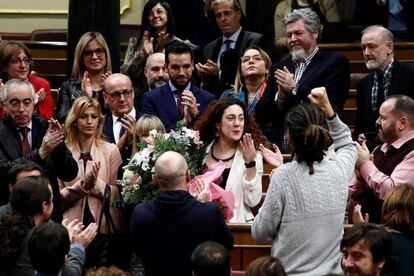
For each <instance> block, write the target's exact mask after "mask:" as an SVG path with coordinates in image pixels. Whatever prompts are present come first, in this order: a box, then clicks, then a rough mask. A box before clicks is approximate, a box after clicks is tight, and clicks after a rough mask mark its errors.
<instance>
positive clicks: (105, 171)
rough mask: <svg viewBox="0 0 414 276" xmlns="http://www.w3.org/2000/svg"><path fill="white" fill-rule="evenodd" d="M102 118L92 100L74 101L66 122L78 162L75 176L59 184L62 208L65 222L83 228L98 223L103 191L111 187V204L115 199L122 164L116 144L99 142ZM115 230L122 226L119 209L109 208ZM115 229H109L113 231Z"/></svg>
mask: <svg viewBox="0 0 414 276" xmlns="http://www.w3.org/2000/svg"><path fill="white" fill-rule="evenodd" d="M103 123H104V117H103V115H102V113H101V107H100V105H99V103H98V101H97V100H95V99H94V98H90V97H86V96H82V97H80V98H77V99H76V100H75V101H74V103H73V105H72V108H71V109H70V111H69V113H68V116H67V118H66V121H65V132H66V141H65V143H66V145H67V147H68V149H69V150H70V151H71V152H72V155H73V158H74V159H75V160H78V167H79V172H78V176H77V177H76V178H75V179H73V180H72V181H69V182H65V181H62V180H59V188H60V194H61V196H62V203H63V208H64V213H63V218H64V219H69V220H73V219H78V220H79V221H81V222H83V224H84V225H85V227H86V226H87V225H88V224H89V223H93V222H97V223H98V219H99V216H100V212H101V208H102V202H103V197H104V193H105V189H107V187H108V186H109V187H110V190H111V203H113V202H115V201H116V200H117V199H118V197H117V196H118V186H117V185H116V183H115V181H116V177H117V173H118V169H119V166H120V165H121V164H122V158H121V154H120V153H119V150H118V148H117V147H116V145H115V144H111V143H108V142H106V141H105V140H104V139H103V138H102V129H103ZM110 215H111V217H112V220H113V222H114V226H115V229H116V230H120V229H121V226H122V220H121V214H120V212H119V210H118V209H115V208H110ZM113 230H114V229H112V231H113ZM98 231H99V232H100V233H108V232H109V231H108V222H107V221H106V218H105V216H103V219H102V224H101V226H100V229H98Z"/></svg>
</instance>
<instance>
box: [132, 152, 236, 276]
mask: <svg viewBox="0 0 414 276" xmlns="http://www.w3.org/2000/svg"><path fill="white" fill-rule="evenodd" d="M188 179H189V171H188V166H187V162H186V161H185V159H184V157H183V156H181V155H180V154H179V153H176V152H172V151H169V152H165V153H164V154H162V155H161V156H159V157H158V159H157V161H156V162H155V175H154V177H153V180H154V183H156V184H157V185H158V186H159V188H160V190H161V192H160V194H159V195H158V196H157V197H156V198H154V199H153V200H151V201H150V202H147V203H141V204H138V205H137V206H136V207H135V210H134V212H133V214H132V217H131V223H130V225H131V235H132V241H133V247H134V250H135V252H136V254H137V255H138V256H139V257H141V259H142V262H143V265H144V269H145V275H172V276H173V275H192V274H191V270H192V268H191V258H190V257H191V253H192V252H193V250H194V249H195V248H196V247H197V245H199V244H200V243H202V242H204V241H215V242H218V243H220V244H222V245H224V246H225V247H226V248H227V249H229V250H230V249H231V248H232V247H233V237H232V235H231V232H230V231H229V229H228V227H227V225H226V223H225V221H224V216H223V213H222V211H221V209H220V208H219V207H218V206H217V204H216V203H212V202H206V203H201V202H199V201H197V200H196V199H195V198H194V197H192V196H191V195H190V194H189V193H188V191H187V188H188V187H187V181H188Z"/></svg>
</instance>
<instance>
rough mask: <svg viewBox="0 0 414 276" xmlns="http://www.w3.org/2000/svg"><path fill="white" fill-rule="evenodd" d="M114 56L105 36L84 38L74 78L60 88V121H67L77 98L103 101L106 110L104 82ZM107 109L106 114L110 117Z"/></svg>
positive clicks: (76, 60)
mask: <svg viewBox="0 0 414 276" xmlns="http://www.w3.org/2000/svg"><path fill="white" fill-rule="evenodd" d="M111 70H112V65H111V54H110V52H109V48H108V45H107V43H106V41H105V38H104V37H103V36H102V34H100V33H98V32H87V33H85V34H83V35H82V36H81V38H80V39H79V41H78V44H77V46H76V49H75V57H74V60H73V67H72V78H71V79H69V80H65V81H64V82H63V83H62V85H61V87H60V88H59V98H58V103H57V119H58V121H59V122H61V123H62V122H64V121H65V118H66V116H67V114H68V112H69V109H70V107H71V105H72V103H73V102H74V101H75V99H77V98H79V97H81V96H88V97H92V98H95V99H97V100H98V101H99V103H100V105H101V108H103V109H104V107H105V104H104V99H103V95H102V93H103V81H104V79H105V78H106V77H107V76H108V75H109V74H111ZM106 111H107V110H106V109H104V110H103V113H104V114H106V113H107V112H106Z"/></svg>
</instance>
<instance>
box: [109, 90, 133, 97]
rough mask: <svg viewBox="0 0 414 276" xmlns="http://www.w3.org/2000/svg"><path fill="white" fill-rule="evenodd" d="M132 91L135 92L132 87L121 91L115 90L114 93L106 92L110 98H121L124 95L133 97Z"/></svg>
mask: <svg viewBox="0 0 414 276" xmlns="http://www.w3.org/2000/svg"><path fill="white" fill-rule="evenodd" d="M132 92H133V89H132V88H131V89H129V90H124V91H122V92H120V91H114V92H112V93H108V92H105V94H106V95H108V96H109V97H110V98H112V99H114V100H119V99H120V98H121V96H122V95H123V96H124V98H129V97H131V95H132Z"/></svg>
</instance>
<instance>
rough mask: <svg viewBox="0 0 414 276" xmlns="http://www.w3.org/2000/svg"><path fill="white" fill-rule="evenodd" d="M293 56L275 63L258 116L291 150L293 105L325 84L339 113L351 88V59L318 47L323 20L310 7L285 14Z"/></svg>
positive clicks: (277, 140)
mask: <svg viewBox="0 0 414 276" xmlns="http://www.w3.org/2000/svg"><path fill="white" fill-rule="evenodd" d="M284 23H285V25H286V37H287V45H288V47H289V50H290V54H291V55H290V57H289V58H287V59H285V60H282V61H280V62H278V63H276V64H273V65H272V66H271V68H270V70H269V78H268V81H267V86H266V89H265V91H264V93H263V97H262V98H261V99H260V101H259V103H258V104H257V106H256V119H257V121H258V122H259V124H260V126H261V128H262V130H263V131H264V133H265V134H266V136H267V138H268V139H269V140H270V141H271V142H273V143H276V144H277V145H278V146H279V148H280V149H281V150H282V151H284V152H289V147H288V135H287V131H286V127H285V117H286V114H287V112H289V111H290V110H291V109H292V107H294V106H296V105H297V104H298V103H300V102H303V101H305V102H308V101H309V100H308V95H309V93H310V91H311V90H312V89H313V88H315V87H322V86H323V87H325V88H326V92H327V93H328V97H329V101H330V103H331V105H332V106H333V108H334V110H335V112H336V113H338V114H340V113H341V111H342V108H343V106H344V103H345V101H346V98H347V95H348V89H349V70H350V68H349V61H348V60H347V59H346V58H345V57H343V56H339V55H336V54H334V53H328V52H325V51H323V50H321V49H319V47H318V42H317V41H318V38H319V36H320V34H321V30H322V27H321V23H320V21H319V17H318V15H317V14H316V13H315V12H314V11H312V10H311V9H297V10H294V11H293V12H292V13H289V14H287V15H286V16H285V19H284Z"/></svg>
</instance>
